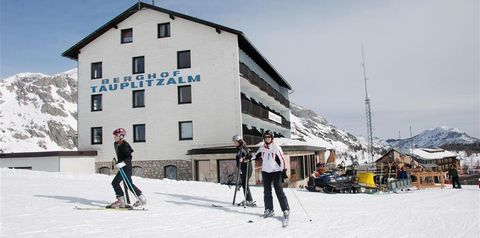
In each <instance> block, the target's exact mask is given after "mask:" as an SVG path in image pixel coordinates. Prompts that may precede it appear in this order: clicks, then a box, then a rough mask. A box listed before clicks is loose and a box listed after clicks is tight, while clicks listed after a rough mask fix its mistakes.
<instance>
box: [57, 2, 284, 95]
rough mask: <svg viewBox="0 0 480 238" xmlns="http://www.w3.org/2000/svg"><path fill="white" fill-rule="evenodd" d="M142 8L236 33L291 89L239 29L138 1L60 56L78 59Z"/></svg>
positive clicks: (253, 55)
mask: <svg viewBox="0 0 480 238" xmlns="http://www.w3.org/2000/svg"><path fill="white" fill-rule="evenodd" d="M142 8H148V9H152V10H156V11H159V12H163V13H166V14H169V15H170V17H172V18H174V17H180V18H183V19H187V20H190V21H193V22H197V23H200V24H203V25H207V26H210V27H212V28H215V29H216V30H219V31H226V32H230V33H232V34H236V35H237V36H238V46H239V47H240V49H242V50H243V51H245V53H246V54H247V55H248V56H250V57H251V58H252V59H253V60H254V61H255V63H257V64H258V65H259V66H260V67H261V68H262V69H263V70H265V72H266V73H267V74H268V75H270V77H272V78H273V79H274V80H275V82H277V83H278V84H279V85H280V86H283V87H286V88H288V89H292V87H291V86H290V84H289V83H288V82H287V81H286V80H285V79H284V78H283V77H282V75H280V73H278V72H277V70H276V69H275V68H274V67H273V66H272V65H271V64H270V62H268V60H267V59H265V57H263V55H262V54H260V52H259V51H258V50H257V48H255V46H254V45H253V44H252V43H251V42H250V41H249V40H248V39H247V37H246V36H245V34H243V32H241V31H239V30H235V29H232V28H229V27H226V26H222V25H219V24H216V23H213V22H209V21H205V20H202V19H199V18H195V17H192V16H188V15H185V14H182V13H179V12H175V11H171V10H168V9H165V8H161V7H157V6H154V5H150V4H147V3H144V2H139V3H135V4H134V5H133V6H132V7H130V8H128V9H127V10H126V11H124V12H122V13H121V14H120V15H118V16H117V17H115V18H113V19H112V20H110V21H109V22H107V23H106V24H105V25H103V26H101V27H100V28H98V29H97V30H96V31H94V32H93V33H91V34H90V35H88V36H87V37H85V38H83V39H82V40H81V41H79V42H78V43H77V44H75V45H74V46H72V47H70V48H69V49H68V50H66V51H65V52H63V53H62V56H64V57H67V58H70V59H73V60H78V54H79V52H80V49H82V48H83V47H84V46H86V45H88V44H89V43H90V42H92V41H93V40H95V39H96V38H97V37H99V36H100V35H102V34H103V33H105V32H107V31H108V30H110V29H111V28H112V27H115V26H116V25H117V24H118V23H120V22H122V21H123V20H125V19H127V18H128V17H130V16H131V15H133V14H135V13H136V12H137V11H139V10H140V9H142Z"/></svg>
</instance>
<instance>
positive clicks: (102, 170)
mask: <svg viewBox="0 0 480 238" xmlns="http://www.w3.org/2000/svg"><path fill="white" fill-rule="evenodd" d="M98 173H100V174H106V175H110V168H109V167H101V168H100V169H99V170H98Z"/></svg>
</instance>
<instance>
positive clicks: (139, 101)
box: [132, 90, 145, 108]
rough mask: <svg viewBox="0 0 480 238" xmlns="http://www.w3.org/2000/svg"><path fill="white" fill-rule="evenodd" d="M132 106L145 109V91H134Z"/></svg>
mask: <svg viewBox="0 0 480 238" xmlns="http://www.w3.org/2000/svg"><path fill="white" fill-rule="evenodd" d="M132 104H133V107H134V108H136V107H145V90H134V91H132Z"/></svg>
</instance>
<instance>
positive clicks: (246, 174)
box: [243, 162, 248, 208]
mask: <svg viewBox="0 0 480 238" xmlns="http://www.w3.org/2000/svg"><path fill="white" fill-rule="evenodd" d="M243 189H244V190H245V191H243V193H244V194H243V197H244V198H245V200H244V201H243V208H247V189H248V162H247V171H246V173H245V184H244V186H243Z"/></svg>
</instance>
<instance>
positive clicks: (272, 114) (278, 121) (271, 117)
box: [268, 111, 282, 124]
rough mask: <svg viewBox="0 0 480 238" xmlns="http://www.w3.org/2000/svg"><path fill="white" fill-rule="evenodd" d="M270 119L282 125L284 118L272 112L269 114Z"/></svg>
mask: <svg viewBox="0 0 480 238" xmlns="http://www.w3.org/2000/svg"><path fill="white" fill-rule="evenodd" d="M268 119H270V120H271V121H274V122H276V123H280V124H282V118H281V117H280V116H279V115H277V114H275V113H273V112H270V111H269V112H268Z"/></svg>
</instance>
